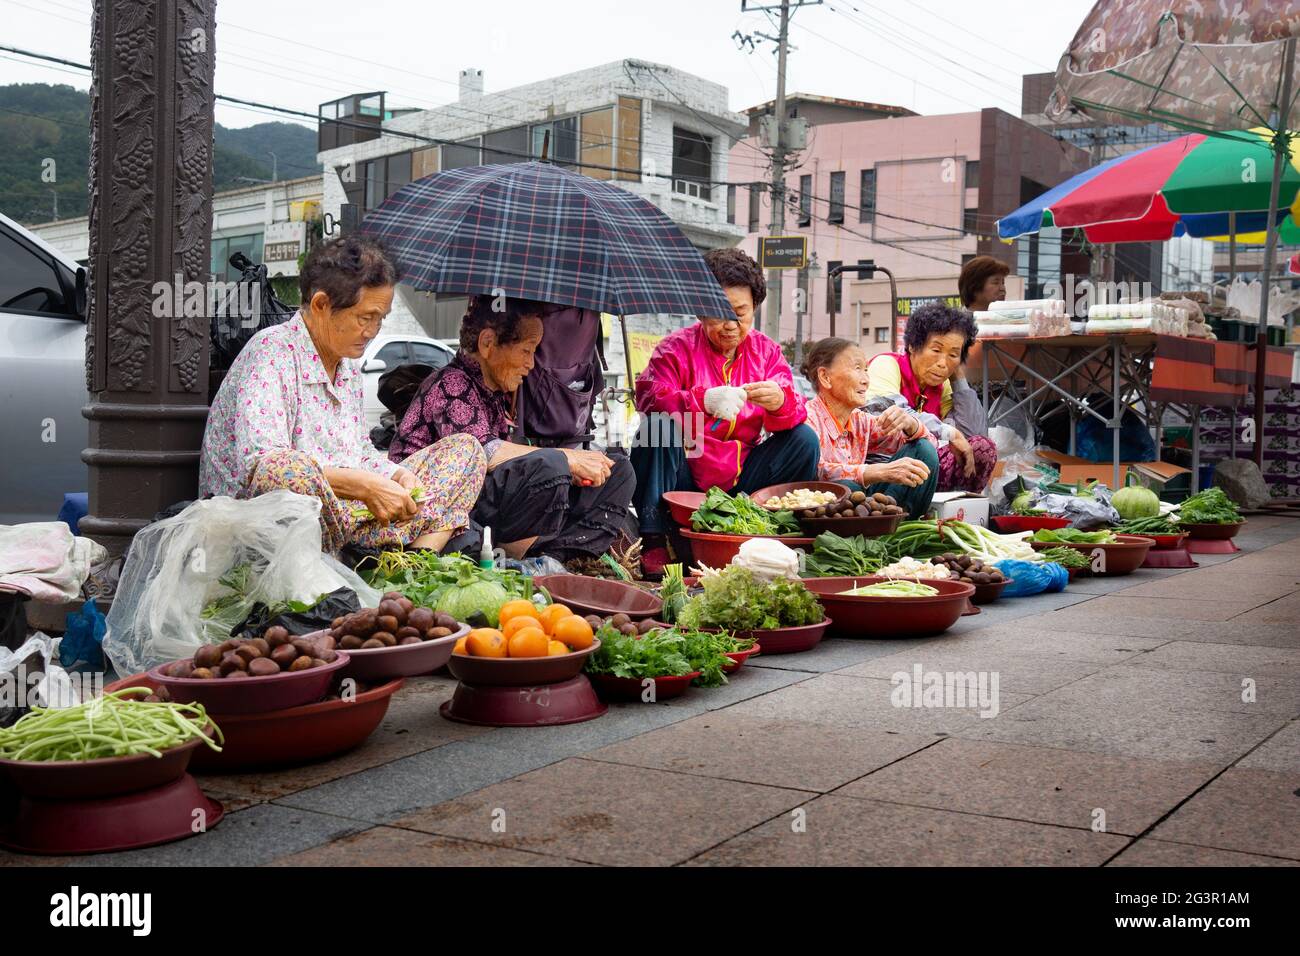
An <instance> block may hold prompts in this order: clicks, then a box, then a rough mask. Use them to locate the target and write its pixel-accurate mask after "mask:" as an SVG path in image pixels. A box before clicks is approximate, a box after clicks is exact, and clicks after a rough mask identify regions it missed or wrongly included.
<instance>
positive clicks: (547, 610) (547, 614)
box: [541, 604, 573, 634]
mask: <svg viewBox="0 0 1300 956" xmlns="http://www.w3.org/2000/svg"><path fill="white" fill-rule="evenodd" d="M572 613H573V612H572V611H570V610H569V609H568V608H567V607H565V606H564V605H563V604H548V605H547V606H546V607H544V608H543V609H542V615H541V617H542V630H544V631H545V632H546V633H547V634H553V633H554V632H555V622H556V621H558V620H560V619H561V618H565V617H568V616H569V615H571V614H572Z"/></svg>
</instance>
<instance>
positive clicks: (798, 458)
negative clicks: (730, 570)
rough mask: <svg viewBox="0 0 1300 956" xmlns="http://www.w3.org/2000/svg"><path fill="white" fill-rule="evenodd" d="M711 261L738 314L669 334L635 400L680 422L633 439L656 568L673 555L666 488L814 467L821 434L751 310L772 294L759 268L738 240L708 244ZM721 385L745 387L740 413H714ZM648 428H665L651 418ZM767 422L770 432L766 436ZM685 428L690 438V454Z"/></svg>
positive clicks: (734, 484) (736, 486)
mask: <svg viewBox="0 0 1300 956" xmlns="http://www.w3.org/2000/svg"><path fill="white" fill-rule="evenodd" d="M704 261H705V262H707V263H708V265H709V268H711V269H712V270H713V274H714V275H715V276H716V277H717V279H718V282H719V284H721V286H722V289H723V291H724V292H725V293H726V296H727V298H728V299H729V300H730V302H731V305H732V309H733V314H731V315H729V316H720V317H702V318H700V320H699V321H698V322H696V323H694V324H693V325H688V326H686V327H685V328H682V329H678V330H677V331H676V332H673V333H671V334H669V335H667V336H665V337H664V339H663V340H662V341H661V342H660V343H659V344H658V345H657V346H655V350H654V353H653V354H652V355H651V356H650V363H649V364H648V365H647V366H646V368H645V371H643V372H642V373H641V374H640V375H639V376H637V380H636V407H637V410H638V411H639V412H640V413H641V414H642V415H647V416H655V417H656V418H657V417H658V416H668V420H669V421H671V422H672V429H673V438H672V440H671V441H657V442H654V443H653V445H654V446H653V447H647V444H648V443H645V442H642V443H639V444H638V445H637V447H635V448H633V449H632V466H633V468H635V469H636V503H637V509H636V510H637V514H638V515H639V516H640V519H641V534H642V539H643V547H644V548H645V551H644V560H643V563H644V566H645V568H646V570H647V572H648V573H651V574H655V573H658V571H659V570H660V568H661V567H662V565H663V563H664V562H665V561H666V560H667V557H668V552H667V549H666V547H665V546H664V538H663V536H664V534H665V533H666V532H667V530H668V519H667V516H666V511H665V507H664V504H663V498H662V496H663V493H664V492H666V491H707V490H708V489H709V488H711V487H713V486H715V485H716V486H717V487H719V488H721V489H723V490H724V491H729V492H733V493H734V492H741V491H744V492H754V491H757V490H758V489H759V488H763V487H766V486H767V485H774V484H779V483H781V482H787V481H811V480H814V479H815V478H816V477H817V455H818V444H817V436H816V434H814V433H813V431H812V429H810V428H808V427H806V426H805V425H804V424H803V422H804V419H805V417H806V413H805V411H804V402H803V398H802V397H801V396H800V395H799V393H798V392H797V391H795V388H794V376H793V374H792V373H791V372H790V366H789V365H788V364H787V363H786V360H785V357H784V356H783V355H782V354H781V347H780V346H779V345H777V343H776V342H774V341H772V339H770V338H768V337H767V336H766V335H764V334H763V333H762V332H755V331H753V326H754V313H755V311H756V310H757V309H758V307H759V306H760V305H762V304H763V299H764V298H765V297H766V296H767V283H766V282H765V281H764V279H763V272H762V270H761V269H759V268H758V263H756V262H755V261H754V260H753V259H751V258H750V257H749V256H748V255H746V254H745V253H744V252H743V251H742V250H740V249H711V250H709V251H708V252H707V253H705V255H704ZM724 386H730V387H740V388H743V389H744V392H745V396H744V397H745V402H744V404H743V406H742V407H741V408H740V411H739V413H738V414H737V415H736V416H735V418H734V419H732V418H720V417H717V414H718V413H720V412H723V411H724V407H723V404H722V396H724V395H725V393H726V391H727V389H726V388H724ZM683 420H685V421H686V423H687V424H686V429H687V432H688V434H687V435H686V436H683V435H682V429H681V423H682V421H683ZM650 431H651V433H652V434H656V435H657V434H659V433H660V428H659V427H658V426H657V424H656V423H655V422H654V421H652V423H651V427H650ZM764 432H766V433H767V439H766V440H765V441H763V442H761V443H760V442H759V438H760V436H761V435H762V434H763V433H764ZM683 437H685V438H686V439H687V440H689V441H690V442H691V443H693V447H692V449H691V452H690V454H688V453H687V451H686V448H685V445H684V442H683Z"/></svg>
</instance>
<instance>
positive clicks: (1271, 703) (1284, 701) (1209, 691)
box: [1051, 662, 1300, 718]
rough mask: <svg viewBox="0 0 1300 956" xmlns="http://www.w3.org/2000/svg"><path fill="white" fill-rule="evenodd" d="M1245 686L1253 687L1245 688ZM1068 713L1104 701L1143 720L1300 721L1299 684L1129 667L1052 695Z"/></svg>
mask: <svg viewBox="0 0 1300 956" xmlns="http://www.w3.org/2000/svg"><path fill="white" fill-rule="evenodd" d="M1247 681H1250V682H1253V683H1251V684H1250V685H1247V683H1246V682H1247ZM1051 699H1052V700H1053V701H1054V702H1057V703H1059V704H1060V705H1061V706H1062V707H1063V708H1065V709H1069V708H1071V707H1073V706H1075V705H1083V706H1088V705H1090V704H1091V703H1093V702H1102V703H1105V704H1106V705H1108V706H1109V707H1111V708H1112V709H1113V710H1114V711H1115V712H1116V713H1125V714H1132V715H1133V716H1134V717H1136V718H1141V717H1142V716H1144V715H1145V714H1146V713H1148V712H1149V711H1151V710H1153V709H1159V710H1167V711H1170V712H1182V713H1201V712H1204V711H1228V712H1230V713H1234V714H1255V715H1259V714H1269V715H1277V716H1280V717H1283V718H1287V717H1296V716H1300V681H1296V680H1293V679H1291V678H1290V677H1288V676H1285V675H1283V676H1278V675H1275V674H1273V673H1272V672H1270V671H1267V670H1263V669H1260V670H1256V671H1254V672H1253V673H1252V674H1248V675H1242V676H1238V675H1236V674H1225V673H1221V672H1217V671H1194V670H1185V669H1184V670H1170V669H1167V668H1151V667H1147V666H1145V664H1137V663H1132V662H1130V663H1126V664H1124V665H1121V666H1119V667H1109V668H1107V669H1106V670H1104V671H1101V672H1100V673H1098V674H1093V675H1091V676H1089V677H1086V678H1084V679H1082V680H1079V681H1076V682H1074V683H1073V684H1070V685H1068V686H1066V687H1062V688H1061V689H1060V690H1058V691H1056V692H1054V693H1053V694H1052V695H1051Z"/></svg>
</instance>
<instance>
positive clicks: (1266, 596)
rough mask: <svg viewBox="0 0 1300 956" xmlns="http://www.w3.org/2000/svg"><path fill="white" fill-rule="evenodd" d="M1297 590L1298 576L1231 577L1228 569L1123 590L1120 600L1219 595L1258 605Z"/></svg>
mask: <svg viewBox="0 0 1300 956" xmlns="http://www.w3.org/2000/svg"><path fill="white" fill-rule="evenodd" d="M1297 590H1300V574H1290V575H1282V574H1255V573H1247V572H1239V573H1232V571H1231V566H1229V567H1228V568H1224V569H1223V570H1222V571H1219V570H1213V571H1207V570H1197V571H1188V572H1186V573H1185V574H1179V575H1176V576H1174V577H1171V578H1167V579H1165V580H1160V581H1148V582H1145V583H1143V584H1138V585H1135V586H1134V587H1131V588H1129V589H1127V590H1126V591H1125V592H1124V594H1123V596H1124V597H1153V598H1172V599H1175V600H1183V599H1192V600H1204V599H1205V596H1206V595H1207V594H1214V595H1216V596H1217V595H1222V596H1223V598H1224V599H1225V600H1227V601H1231V602H1255V603H1256V604H1262V603H1264V602H1267V601H1273V600H1276V599H1277V598H1280V597H1284V596H1286V595H1288V594H1291V593H1293V592H1295V591H1297Z"/></svg>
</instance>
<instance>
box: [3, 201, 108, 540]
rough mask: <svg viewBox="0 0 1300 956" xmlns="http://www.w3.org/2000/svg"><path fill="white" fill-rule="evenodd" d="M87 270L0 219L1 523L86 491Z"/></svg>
mask: <svg viewBox="0 0 1300 956" xmlns="http://www.w3.org/2000/svg"><path fill="white" fill-rule="evenodd" d="M87 401H88V395H87V393H86V270H85V269H84V268H82V267H81V266H79V265H77V263H76V262H74V261H72V260H71V259H69V258H67V257H66V256H65V255H63V253H61V252H59V251H58V250H57V249H55V248H54V247H52V246H50V245H49V244H47V243H46V242H44V241H43V240H41V239H39V238H37V237H36V236H34V235H32V234H31V233H30V232H28V231H27V230H26V229H24V228H23V227H22V226H20V225H18V223H16V222H14V221H13V220H11V219H8V218H6V217H5V216H4V215H0V408H3V415H2V416H0V455H3V458H4V465H3V466H2V467H0V524H16V523H19V522H24V521H52V520H54V518H55V517H56V516H57V515H58V513H59V508H60V507H61V506H62V505H63V495H64V493H65V492H78V491H85V490H86V488H87V473H86V466H85V464H83V463H82V461H81V452H82V450H83V449H84V448H85V447H86V444H87V441H88V438H89V434H90V429H89V423H88V422H87V421H86V419H85V418H83V417H82V415H81V409H82V407H83V406H84V405H85V404H86V402H87Z"/></svg>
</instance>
